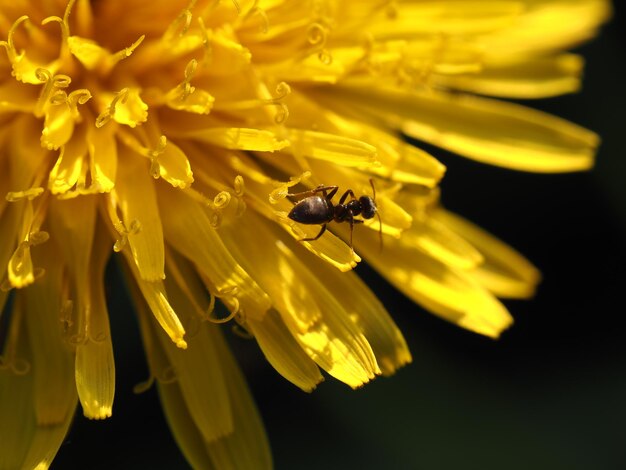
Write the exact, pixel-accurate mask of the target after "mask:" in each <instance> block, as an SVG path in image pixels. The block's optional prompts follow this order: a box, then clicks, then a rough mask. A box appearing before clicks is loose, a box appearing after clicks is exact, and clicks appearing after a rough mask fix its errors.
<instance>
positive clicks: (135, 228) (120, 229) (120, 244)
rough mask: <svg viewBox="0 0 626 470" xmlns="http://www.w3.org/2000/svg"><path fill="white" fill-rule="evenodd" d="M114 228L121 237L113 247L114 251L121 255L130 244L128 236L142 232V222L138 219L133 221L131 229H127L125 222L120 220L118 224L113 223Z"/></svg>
mask: <svg viewBox="0 0 626 470" xmlns="http://www.w3.org/2000/svg"><path fill="white" fill-rule="evenodd" d="M113 227H114V228H115V230H116V231H117V233H118V234H119V235H120V236H121V238H120V239H118V240H117V241H116V242H115V244H114V245H113V251H115V252H116V253H119V252H120V251H122V250H123V249H124V247H125V246H126V244H127V243H128V235H137V234H138V233H139V232H141V222H139V220H137V219H133V220H132V221H131V223H130V227H129V228H128V229H127V228H126V226H125V225H124V222H122V221H121V220H119V219H118V221H117V222H113Z"/></svg>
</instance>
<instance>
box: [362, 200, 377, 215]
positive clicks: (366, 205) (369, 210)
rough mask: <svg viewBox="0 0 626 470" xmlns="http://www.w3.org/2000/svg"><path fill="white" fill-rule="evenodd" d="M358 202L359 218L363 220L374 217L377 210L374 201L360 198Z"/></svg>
mask: <svg viewBox="0 0 626 470" xmlns="http://www.w3.org/2000/svg"><path fill="white" fill-rule="evenodd" d="M359 202H360V203H361V216H362V217H363V218H364V219H371V218H372V217H374V216H375V215H376V212H377V209H376V203H375V202H374V199H372V198H371V197H369V196H361V197H360V198H359Z"/></svg>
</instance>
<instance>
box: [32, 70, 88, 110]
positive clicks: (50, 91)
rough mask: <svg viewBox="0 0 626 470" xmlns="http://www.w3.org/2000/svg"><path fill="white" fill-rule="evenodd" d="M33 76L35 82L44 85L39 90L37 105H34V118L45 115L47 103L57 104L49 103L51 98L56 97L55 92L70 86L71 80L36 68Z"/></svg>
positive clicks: (65, 76)
mask: <svg viewBox="0 0 626 470" xmlns="http://www.w3.org/2000/svg"><path fill="white" fill-rule="evenodd" d="M35 76H36V77H37V80H39V81H41V82H43V83H44V86H43V89H42V90H41V93H40V94H39V99H38V100H37V104H36V105H35V111H34V114H35V116H36V117H43V116H44V114H45V109H46V105H47V104H48V103H50V104H58V103H56V101H55V103H51V101H52V99H53V97H54V96H55V95H57V92H58V91H59V90H61V89H63V88H67V87H68V86H70V83H72V79H71V78H70V77H69V76H67V75H61V74H59V75H52V73H51V72H50V71H49V70H47V69H44V68H38V69H37V70H36V71H35ZM76 91H78V90H76ZM57 100H58V98H57Z"/></svg>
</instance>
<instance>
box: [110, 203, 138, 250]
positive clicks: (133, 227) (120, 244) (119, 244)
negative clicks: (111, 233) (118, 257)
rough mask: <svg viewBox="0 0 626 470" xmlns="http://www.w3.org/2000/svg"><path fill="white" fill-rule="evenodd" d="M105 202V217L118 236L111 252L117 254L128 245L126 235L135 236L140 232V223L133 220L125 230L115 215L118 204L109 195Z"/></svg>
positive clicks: (116, 214) (124, 226)
mask: <svg viewBox="0 0 626 470" xmlns="http://www.w3.org/2000/svg"><path fill="white" fill-rule="evenodd" d="M105 200H106V204H105V206H106V211H107V215H108V216H109V220H110V221H111V225H113V228H114V229H115V231H116V232H117V233H118V235H120V238H119V239H118V240H116V241H115V244H114V245H113V251H115V252H116V253H119V252H120V251H122V250H123V249H124V247H125V246H126V244H127V243H128V235H131V234H132V235H136V234H138V233H139V232H141V222H139V220H137V219H133V220H132V221H131V223H130V226H129V227H128V228H127V227H126V225H125V224H124V222H122V220H121V219H120V218H119V215H118V213H117V205H118V204H117V201H116V199H115V198H114V196H113V195H112V194H111V193H109V194H108V195H107V197H106V198H105Z"/></svg>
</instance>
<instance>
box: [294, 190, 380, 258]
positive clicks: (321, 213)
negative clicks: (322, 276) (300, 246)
mask: <svg viewBox="0 0 626 470" xmlns="http://www.w3.org/2000/svg"><path fill="white" fill-rule="evenodd" d="M370 185H371V186H372V193H373V197H369V196H361V197H360V198H358V199H357V198H356V196H355V195H354V192H353V191H352V190H351V189H348V190H347V191H346V192H345V193H343V195H342V196H341V198H339V204H333V202H332V199H333V197H334V196H335V194H337V191H338V190H339V186H324V185H323V184H320V185H319V186H318V187H317V188H315V189H312V190H310V191H304V192H301V193H295V194H287V196H289V197H303V196H306V197H305V198H304V199H302V200H301V201H299V202H298V203H297V204H296V205H295V206H293V208H292V209H291V211H290V212H289V214H288V215H287V217H289V218H290V219H291V220H293V221H295V222H298V223H301V224H305V225H318V224H321V225H322V229H321V230H320V232H319V233H318V234H317V235H316V236H315V237H311V238H303V239H302V240H300V241H302V242H307V241H315V240H317V239H318V238H320V237H321V236H322V235H323V234H324V232H325V231H326V226H327V225H328V224H329V223H330V222H332V221H335V222H339V223H341V222H349V223H350V249H353V248H352V232H353V231H354V224H362V223H363V220H361V219H355V216H359V215H360V216H361V217H363V219H371V218H373V217H374V216H378V222H379V227H380V229H379V235H380V246H381V248H382V245H383V232H382V230H383V223H382V221H381V219H380V214H379V213H378V209H377V207H376V188H375V187H374V181H373V180H372V179H371V178H370ZM328 191H330V192H328ZM318 193H322V195H323V197H322V196H319V195H318ZM348 196H350V197H351V198H352V199H350V201H348V202H347V203H346V204H344V202H345V201H346V199H347V198H348Z"/></svg>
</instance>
